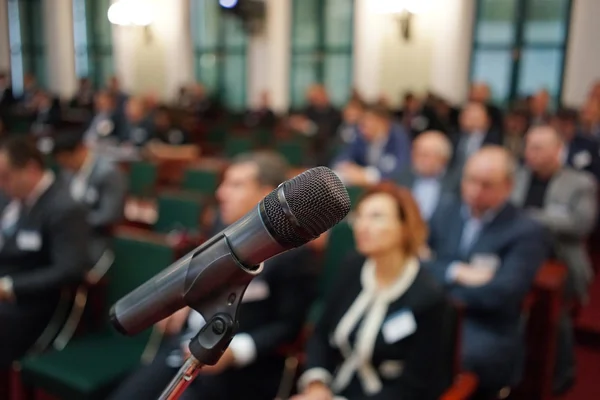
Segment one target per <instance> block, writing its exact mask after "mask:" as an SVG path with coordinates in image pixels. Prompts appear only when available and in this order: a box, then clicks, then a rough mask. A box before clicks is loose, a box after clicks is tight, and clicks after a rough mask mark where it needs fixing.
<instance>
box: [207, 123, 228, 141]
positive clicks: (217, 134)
mask: <svg viewBox="0 0 600 400" xmlns="http://www.w3.org/2000/svg"><path fill="white" fill-rule="evenodd" d="M226 138H227V129H226V128H225V127H224V126H221V125H218V126H215V127H213V128H211V129H210V130H209V131H208V135H207V137H206V139H207V141H208V143H210V144H212V145H222V144H223V143H225V139H226Z"/></svg>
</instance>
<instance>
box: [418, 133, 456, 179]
mask: <svg viewBox="0 0 600 400" xmlns="http://www.w3.org/2000/svg"><path fill="white" fill-rule="evenodd" d="M442 140H443V139H442V138H439V137H437V136H427V135H421V136H420V137H418V138H417V139H416V140H415V142H414V144H413V150H412V166H413V169H414V170H415V172H416V173H417V174H419V175H422V176H436V175H438V174H440V173H441V172H442V171H443V170H444V169H445V168H446V165H447V163H448V158H447V157H446V155H445V154H444V152H443V147H444V145H445V144H444V143H443V142H442Z"/></svg>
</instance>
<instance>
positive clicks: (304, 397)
mask: <svg viewBox="0 0 600 400" xmlns="http://www.w3.org/2000/svg"><path fill="white" fill-rule="evenodd" d="M290 400H333V393H331V389H329V388H328V387H327V386H325V385H324V384H323V383H321V382H313V383H311V384H310V385H308V387H307V388H306V390H305V391H304V393H302V394H298V395H296V396H294V397H292V398H291V399H290Z"/></svg>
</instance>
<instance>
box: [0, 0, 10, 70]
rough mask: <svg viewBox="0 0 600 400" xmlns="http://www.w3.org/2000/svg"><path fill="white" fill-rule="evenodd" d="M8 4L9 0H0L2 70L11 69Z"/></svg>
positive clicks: (0, 56) (0, 62)
mask: <svg viewBox="0 0 600 400" xmlns="http://www.w3.org/2000/svg"><path fill="white" fill-rule="evenodd" d="M7 5H8V4H7V0H0V71H2V72H4V71H8V70H9V69H10V41H9V40H8V13H7Z"/></svg>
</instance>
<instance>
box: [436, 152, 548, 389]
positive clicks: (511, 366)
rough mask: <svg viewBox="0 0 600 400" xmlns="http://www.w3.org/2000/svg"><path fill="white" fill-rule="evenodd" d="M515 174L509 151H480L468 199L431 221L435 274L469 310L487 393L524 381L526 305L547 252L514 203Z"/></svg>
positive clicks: (475, 364)
mask: <svg viewBox="0 0 600 400" xmlns="http://www.w3.org/2000/svg"><path fill="white" fill-rule="evenodd" d="M514 172H515V162H514V160H512V158H511V156H510V154H509V153H508V151H507V150H505V149H503V148H501V147H498V146H490V147H486V148H484V149H481V150H479V151H478V152H477V153H475V154H474V155H473V156H471V158H470V159H469V160H468V161H467V164H466V165H465V169H464V173H463V178H462V197H463V201H462V202H461V201H456V200H450V201H448V202H445V204H442V205H441V206H440V210H439V212H438V213H436V216H435V218H434V220H433V221H431V223H430V226H431V236H430V248H431V253H432V255H433V257H432V260H431V261H430V262H429V269H430V271H431V272H432V273H433V274H434V276H435V277H436V278H437V280H438V281H439V282H440V284H442V285H444V286H445V287H446V289H447V290H448V293H449V294H450V296H451V297H453V298H454V299H456V300H457V301H459V302H461V303H463V304H464V306H465V309H466V319H465V323H464V331H463V335H462V339H463V340H462V363H463V368H465V369H466V370H468V371H473V372H475V373H476V374H477V375H478V378H479V384H480V388H481V392H482V395H485V396H487V395H491V396H493V395H494V394H497V392H498V391H499V390H500V389H501V388H503V387H504V386H510V385H514V384H516V383H517V380H518V379H520V376H519V368H518V367H519V365H521V364H522V356H523V349H522V348H521V342H522V333H523V332H522V326H521V304H522V302H523V300H524V299H525V297H526V295H527V293H528V292H529V290H530V289H531V286H532V282H533V280H534V277H535V275H536V272H537V270H538V269H539V267H540V266H541V265H542V263H543V262H544V260H545V258H546V255H547V246H548V242H547V240H546V238H545V232H544V230H543V228H542V227H541V226H540V225H539V224H537V223H536V222H534V221H533V220H532V219H529V218H528V217H527V216H526V215H524V214H523V213H522V212H520V211H519V210H518V209H517V208H515V207H514V206H512V205H511V204H510V203H509V202H508V200H509V197H510V194H511V190H512V186H513V179H514ZM483 398H488V397H483ZM490 398H491V397H490Z"/></svg>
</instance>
